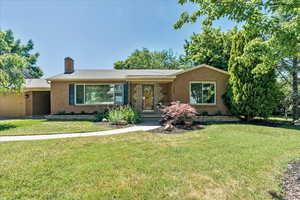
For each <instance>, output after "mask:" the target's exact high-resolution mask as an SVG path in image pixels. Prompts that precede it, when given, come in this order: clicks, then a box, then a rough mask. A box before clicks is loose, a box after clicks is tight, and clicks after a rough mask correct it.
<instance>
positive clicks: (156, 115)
mask: <svg viewBox="0 0 300 200" xmlns="http://www.w3.org/2000/svg"><path fill="white" fill-rule="evenodd" d="M141 116H142V118H160V114H159V113H142V114H141Z"/></svg>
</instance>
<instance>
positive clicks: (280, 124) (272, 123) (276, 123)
mask: <svg viewBox="0 0 300 200" xmlns="http://www.w3.org/2000/svg"><path fill="white" fill-rule="evenodd" d="M201 124H204V125H213V124H236V125H238V124H243V125H255V126H265V127H272V128H285V129H291V130H298V131H300V126H296V125H293V124H292V122H289V121H283V120H262V119H257V120H252V121H249V122H246V121H235V122H232V121H230V122H226V121H209V122H202V123H201Z"/></svg>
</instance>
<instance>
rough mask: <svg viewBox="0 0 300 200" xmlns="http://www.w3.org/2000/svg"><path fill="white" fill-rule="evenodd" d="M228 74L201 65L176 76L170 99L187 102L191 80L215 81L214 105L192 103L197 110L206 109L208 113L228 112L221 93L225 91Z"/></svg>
mask: <svg viewBox="0 0 300 200" xmlns="http://www.w3.org/2000/svg"><path fill="white" fill-rule="evenodd" d="M228 79H229V75H227V74H224V73H222V72H218V71H216V70H213V69H210V68H206V67H201V68H198V69H195V70H192V71H189V72H186V73H183V74H180V75H178V76H177V77H176V79H175V80H174V82H173V85H172V100H175V101H180V102H183V103H189V99H190V95H189V93H190V91H189V87H190V82H191V81H212V82H216V105H193V106H194V107H195V108H196V109H197V110H198V112H200V113H201V112H203V111H207V112H208V113H209V114H216V113H217V112H218V111H220V112H222V114H229V111H228V109H227V107H226V106H225V104H224V102H223V99H222V95H223V94H224V93H225V92H226V87H227V83H228Z"/></svg>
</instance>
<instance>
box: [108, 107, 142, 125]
mask: <svg viewBox="0 0 300 200" xmlns="http://www.w3.org/2000/svg"><path fill="white" fill-rule="evenodd" d="M124 120H125V121H127V122H128V123H130V124H134V123H137V122H140V121H141V116H140V114H139V113H138V112H137V111H135V110H133V109H132V108H131V107H129V106H125V107H119V108H116V109H113V110H111V111H109V113H108V121H109V122H110V123H111V124H117V123H118V122H120V121H124Z"/></svg>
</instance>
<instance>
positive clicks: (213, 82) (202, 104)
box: [189, 81, 217, 106]
mask: <svg viewBox="0 0 300 200" xmlns="http://www.w3.org/2000/svg"><path fill="white" fill-rule="evenodd" d="M192 83H202V84H203V83H211V84H213V85H214V92H215V98H214V103H191V94H192V91H191V89H192V87H191V86H192ZM202 92H203V90H202ZM189 103H190V104H191V105H201V106H215V105H217V82H216V81H190V83H189Z"/></svg>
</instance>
